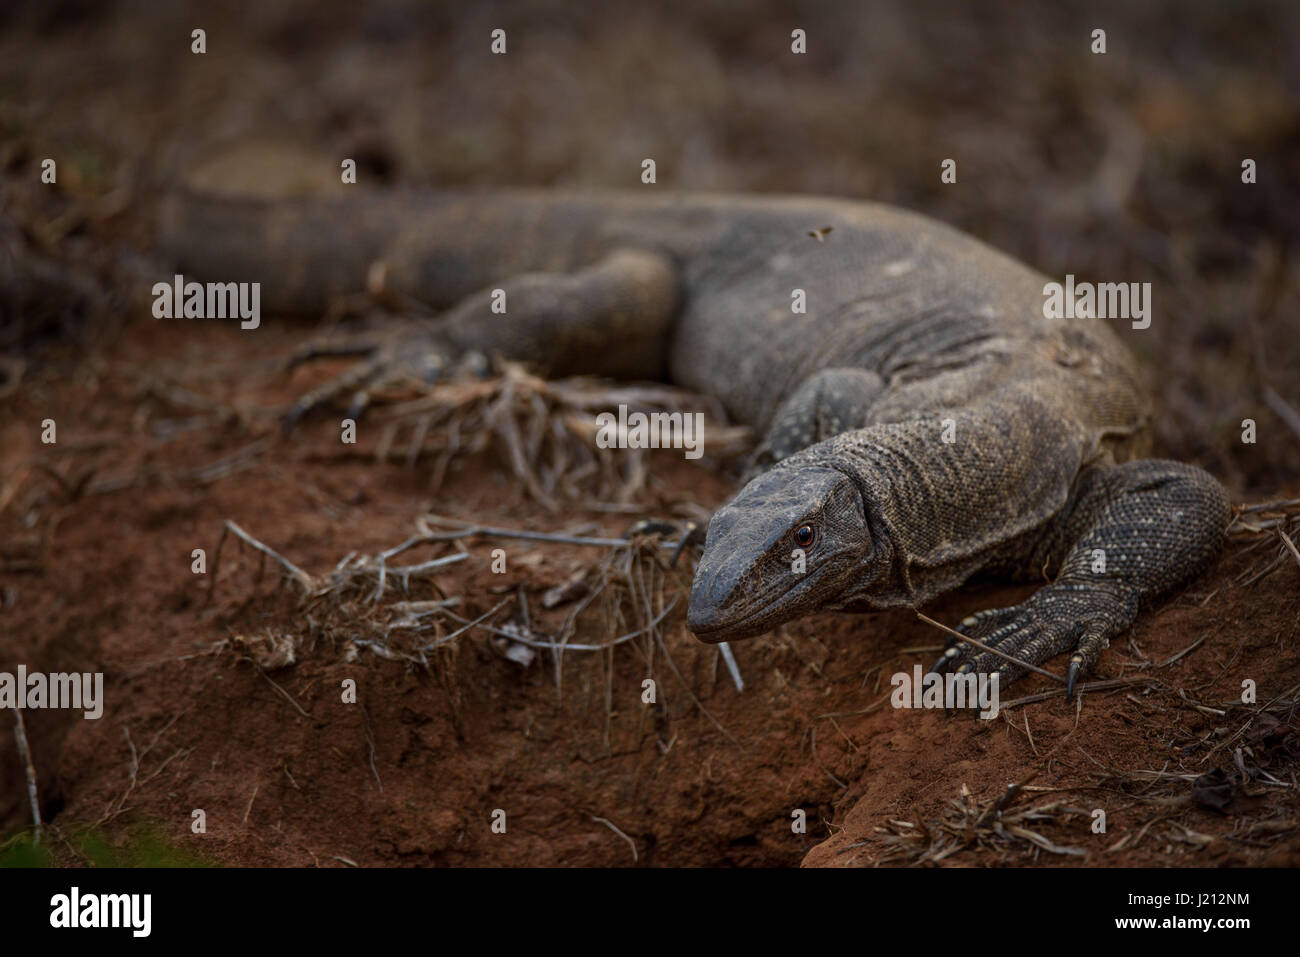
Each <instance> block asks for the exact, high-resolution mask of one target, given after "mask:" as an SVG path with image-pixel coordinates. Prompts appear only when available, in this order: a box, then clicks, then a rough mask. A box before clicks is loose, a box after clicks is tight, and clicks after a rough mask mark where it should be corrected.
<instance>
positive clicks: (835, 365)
mask: <svg viewBox="0 0 1300 957" xmlns="http://www.w3.org/2000/svg"><path fill="white" fill-rule="evenodd" d="M217 181H218V182H220V181H221V180H220V178H219V177H218V178H217ZM333 192H334V193H335V195H320V194H319V193H316V192H312V193H309V194H307V195H302V196H296V197H289V198H274V199H268V198H264V197H258V196H231V195H226V194H224V193H223V192H222V191H221V190H208V189H205V188H203V187H202V186H201V185H191V186H190V187H189V188H188V189H186V190H183V191H181V192H179V193H178V194H177V195H176V197H175V198H174V199H173V200H172V201H171V202H169V203H168V204H167V205H166V207H165V209H164V214H163V219H162V224H161V226H162V228H161V233H160V239H161V245H162V247H163V249H164V250H165V251H166V252H167V253H168V254H170V256H171V258H173V259H174V260H175V261H176V262H177V263H178V264H179V266H180V268H181V269H183V270H185V271H186V272H194V273H196V274H198V275H199V276H200V277H202V278H207V279H221V280H226V281H229V280H235V279H239V280H257V281H261V282H262V297H263V298H262V301H263V303H264V308H266V309H268V310H279V311H286V312H298V313H319V312H320V311H321V310H323V309H324V307H325V306H326V304H327V302H328V301H329V299H330V298H331V297H332V296H336V295H339V294H343V293H354V292H359V291H361V290H363V289H364V288H366V284H367V276H368V274H369V273H370V272H371V270H372V268H373V264H375V263H382V264H383V269H384V283H385V286H386V288H389V289H391V290H394V291H396V292H398V293H400V294H401V295H403V296H405V297H408V298H410V299H413V300H416V301H418V302H420V303H422V304H425V305H427V306H429V307H431V308H433V309H435V310H438V315H437V318H436V319H435V320H433V321H432V322H431V323H430V326H429V328H430V335H431V342H432V343H433V344H434V345H433V346H431V347H423V346H422V347H418V348H417V347H404V348H402V349H399V350H398V351H397V352H389V353H386V354H383V355H380V356H378V357H377V358H376V359H374V360H372V361H371V362H370V363H369V364H367V365H365V366H362V367H361V371H360V373H359V374H358V375H354V376H352V377H351V378H350V379H348V380H347V381H348V384H349V385H363V384H364V381H365V380H366V379H367V378H368V377H371V376H373V375H378V374H383V373H384V372H385V371H386V370H387V369H388V368H389V367H390V366H392V365H394V364H396V365H402V364H406V365H408V366H409V365H410V364H411V363H412V362H413V361H415V362H418V361H423V358H422V357H424V356H425V355H426V354H427V353H428V351H429V348H433V349H434V350H435V351H436V352H439V353H455V352H464V351H471V350H473V351H480V352H485V353H494V352H495V353H498V354H502V355H505V356H507V357H510V358H516V359H521V360H525V361H529V362H531V363H533V364H534V365H535V366H537V367H538V369H539V371H541V372H542V373H543V374H549V375H560V374H573V373H591V374H600V375H608V376H615V377H626V378H660V379H667V380H669V381H672V382H674V383H676V384H679V385H682V386H684V387H686V388H689V389H692V390H695V391H699V392H704V393H708V394H710V395H713V396H715V397H717V398H718V399H719V400H720V401H721V402H722V403H723V405H724V406H725V407H726V408H727V410H728V412H729V413H730V414H731V415H732V416H734V417H735V418H736V419H737V420H739V421H742V422H745V423H747V424H750V425H752V426H754V427H755V429H756V430H758V431H759V433H760V434H762V435H764V436H765V439H764V441H763V443H762V445H761V446H760V450H759V452H758V454H757V455H756V458H755V465H754V468H753V470H752V475H753V477H752V478H751V480H750V481H748V482H747V484H746V485H745V486H744V487H743V488H742V489H741V491H740V492H739V493H738V494H737V495H736V496H735V497H734V498H733V499H732V500H731V501H730V502H728V503H727V504H726V505H724V506H723V508H721V509H720V510H719V511H718V512H717V513H716V514H715V516H714V518H713V520H712V522H711V523H710V526H709V530H708V535H707V540H706V542H705V548H704V553H703V556H702V557H701V560H700V562H699V565H698V567H697V570H696V576H695V581H694V585H693V588H692V593H691V600H690V607H689V612H688V624H689V626H690V627H691V629H692V630H693V631H694V632H695V633H696V634H697V635H698V636H700V637H701V638H703V639H704V640H709V641H725V640H735V639H738V638H743V637H748V636H751V635H755V634H761V633H763V632H765V631H768V630H770V629H772V628H774V627H776V626H778V625H780V624H782V623H784V622H787V621H790V620H793V619H795V618H799V617H803V616H805V615H808V614H811V613H813V612H815V611H818V610H821V609H825V608H848V609H861V608H871V607H893V606H912V607H915V606H918V605H921V604H924V603H925V602H927V601H929V600H930V599H932V598H934V597H935V596H937V595H939V594H942V593H944V592H946V591H949V590H952V589H954V588H956V587H958V586H960V585H961V584H963V583H964V582H966V581H967V580H969V579H970V578H972V577H973V576H976V575H977V574H991V575H997V576H1002V577H1007V578H1012V579H1021V580H1039V581H1041V580H1043V576H1044V574H1046V575H1048V576H1049V578H1050V579H1051V581H1050V582H1049V583H1048V584H1046V585H1044V587H1043V588H1041V589H1040V590H1039V591H1038V592H1037V593H1035V594H1034V595H1033V596H1032V597H1031V598H1030V599H1029V600H1028V601H1027V602H1025V603H1024V604H1022V605H1018V606H1015V607H1014V608H1010V609H999V610H997V611H994V612H989V613H984V614H981V615H978V616H972V617H971V618H968V619H967V620H966V621H965V622H963V623H962V626H961V629H959V630H962V631H963V632H964V633H967V634H970V635H971V636H972V637H976V638H979V639H980V640H982V641H984V642H985V643H986V644H992V645H994V646H996V647H998V648H999V650H1002V651H1004V653H1006V654H1011V655H1013V656H1015V657H1017V658H1019V659H1021V660H1025V661H1029V662H1030V663H1032V664H1038V663H1040V662H1041V661H1043V660H1046V659H1047V658H1048V657H1051V656H1052V655H1054V654H1058V653H1060V652H1062V651H1067V650H1072V651H1073V652H1074V653H1073V655H1072V657H1071V665H1070V684H1071V687H1072V686H1073V684H1074V681H1075V678H1076V676H1077V675H1078V674H1083V673H1086V672H1087V671H1088V670H1090V669H1091V667H1092V665H1093V664H1094V663H1095V662H1096V659H1097V657H1098V656H1099V655H1100V653H1101V650H1102V649H1103V648H1104V647H1105V645H1106V644H1107V642H1108V640H1109V638H1111V637H1113V636H1114V635H1115V634H1117V633H1119V632H1120V631H1122V630H1123V629H1125V628H1126V627H1128V625H1129V624H1130V623H1131V622H1132V620H1133V618H1134V617H1135V615H1136V614H1137V610H1138V607H1139V605H1140V604H1141V603H1142V602H1143V601H1146V600H1148V599H1149V598H1150V597H1151V596H1153V595H1155V594H1158V593H1159V592H1161V591H1165V590H1167V589H1169V588H1171V587H1173V586H1174V585H1176V584H1178V583H1179V582H1181V581H1183V580H1185V579H1187V578H1188V577H1190V576H1192V575H1194V574H1196V573H1198V572H1199V571H1201V570H1202V569H1203V568H1204V567H1205V566H1206V565H1207V564H1208V563H1209V561H1210V560H1211V559H1212V558H1213V556H1214V554H1215V552H1216V550H1217V548H1218V546H1219V544H1220V542H1221V539H1222V533H1223V531H1224V529H1225V527H1226V525H1227V522H1228V517H1229V508H1228V504H1227V500H1226V496H1225V494H1224V492H1223V489H1222V488H1221V487H1220V486H1219V484H1218V483H1217V482H1216V481H1215V480H1214V479H1213V478H1212V477H1210V476H1209V475H1208V474H1207V473H1205V472H1203V471H1201V470H1200V469H1197V468H1194V467H1192V466H1187V465H1182V464H1179V463H1174V462H1164V461H1160V460H1152V459H1139V460H1133V459H1134V456H1136V455H1138V454H1141V453H1142V452H1143V451H1144V449H1145V435H1146V423H1147V418H1148V416H1149V409H1148V404H1147V400H1146V395H1145V391H1144V389H1143V387H1142V383H1141V374H1140V372H1139V370H1138V368H1137V366H1136V364H1135V362H1134V361H1133V359H1132V357H1131V355H1130V354H1129V353H1128V351H1127V350H1126V349H1125V348H1124V347H1123V345H1122V343H1121V342H1120V341H1119V339H1118V338H1117V337H1116V336H1115V334H1114V333H1113V332H1112V330H1111V329H1110V328H1109V327H1108V326H1107V325H1106V323H1105V322H1104V321H1102V320H1099V319H1094V318H1077V319H1068V320H1067V319H1051V318H1045V317H1044V315H1043V308H1042V304H1043V297H1044V292H1043V286H1044V283H1045V282H1046V279H1045V277H1043V276H1042V275H1040V274H1038V273H1036V272H1034V271H1033V270H1031V269H1030V268H1028V267H1026V266H1024V265H1022V264H1020V263H1018V262H1016V261H1015V260H1013V259H1011V258H1010V257H1008V256H1006V255H1004V254H1002V253H1000V252H997V251H996V250H993V249H992V248H990V247H988V246H986V245H985V244H983V243H981V242H979V241H978V240H976V239H974V238H972V237H969V236H966V235H964V234H962V233H960V232H958V231H957V230H954V229H952V228H950V227H947V226H945V225H942V224H940V223H937V222H935V221H933V220H930V219H928V218H926V217H923V216H920V215H918V214H914V213H909V212H905V211H901V210H898V209H894V208H890V207H885V206H881V205H876V204H871V203H862V202H850V201H843V200H832V199H818V198H801V197H750V198H741V197H731V196H720V195H664V194H661V193H656V192H652V191H651V190H648V189H647V190H645V191H644V192H632V193H625V192H611V193H602V192H588V193H582V194H565V193H561V192H552V191H529V190H517V191H516V190H505V191H485V192H473V191H471V192H460V193H441V192H418V191H416V192H391V193H378V194H376V193H364V192H361V191H354V192H352V193H348V192H347V191H346V190H345V189H344V190H340V189H338V188H337V187H336V188H335V189H334V190H333ZM493 288H502V289H504V290H505V291H506V293H507V302H508V309H507V312H506V314H504V315H497V314H494V313H492V312H491V310H490V309H489V308H488V304H489V296H490V294H491V290H492V289H493ZM795 290H802V291H803V294H804V295H805V296H806V302H807V312H806V314H796V313H794V312H792V309H791V303H792V296H794V295H795ZM321 398H322V396H321V395H319V394H317V395H313V396H310V397H308V398H307V399H306V400H304V402H305V404H304V406H303V408H306V407H307V406H310V405H314V404H316V403H317V402H319V401H320V399H321ZM795 549H801V550H803V552H804V554H805V555H806V570H805V571H802V572H797V571H794V570H793V569H792V561H791V555H792V552H793V551H794V550H795ZM1098 555H1101V556H1102V560H1101V561H1100V562H1099V561H1098ZM973 652H974V649H972V648H970V647H968V646H967V645H966V644H965V643H963V642H958V643H957V644H954V645H952V646H951V647H950V648H949V650H948V651H947V652H946V653H945V655H944V657H943V658H941V659H940V661H939V662H938V663H937V664H936V668H938V669H944V668H949V667H955V668H959V669H961V670H971V669H975V670H980V671H990V670H999V671H1000V672H1001V674H1002V676H1003V678H1004V680H1009V679H1011V678H1014V677H1015V676H1016V675H1017V674H1018V673H1020V671H1021V669H1020V668H1019V667H1018V666H1016V665H1013V664H1008V663H1007V662H1006V661H1003V660H1000V659H997V658H994V657H991V656H989V655H988V654H987V653H982V654H978V655H977V654H974V653H973Z"/></svg>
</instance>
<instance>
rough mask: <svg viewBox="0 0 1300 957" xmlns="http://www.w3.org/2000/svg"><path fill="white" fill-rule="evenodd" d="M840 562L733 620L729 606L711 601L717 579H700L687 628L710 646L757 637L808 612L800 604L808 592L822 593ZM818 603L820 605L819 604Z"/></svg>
mask: <svg viewBox="0 0 1300 957" xmlns="http://www.w3.org/2000/svg"><path fill="white" fill-rule="evenodd" d="M835 564H836V563H827V564H824V565H822V566H821V567H820V568H818V569H817V570H815V571H811V572H809V573H808V575H807V576H806V577H804V578H802V579H800V580H799V581H797V582H795V583H794V584H793V585H791V586H790V587H789V588H786V589H785V590H783V591H781V592H780V593H778V594H775V595H771V596H768V595H763V596H759V605H758V607H757V608H756V609H755V610H753V611H750V612H748V613H746V614H743V615H741V616H740V617H731V616H730V615H729V614H728V612H729V611H730V609H728V608H727V607H726V604H725V603H719V602H717V601H716V600H711V595H710V594H709V592H711V591H712V590H713V589H712V588H711V587H710V586H711V585H712V584H713V579H712V578H709V579H697V580H696V582H695V584H694V586H693V587H692V588H691V599H690V603H689V605H688V607H687V611H686V626H687V627H688V628H689V629H690V630H691V632H692V633H693V634H694V635H695V637H696V638H698V639H700V641H703V642H706V643H708V644H717V643H719V642H723V641H740V640H741V639H744V638H755V637H757V636H759V635H762V634H764V633H766V632H769V631H771V630H772V629H773V628H776V627H777V626H778V625H783V624H785V623H786V622H787V621H791V620H793V619H794V618H797V617H799V615H800V614H802V613H803V611H805V610H807V609H805V607H804V603H802V602H800V600H799V599H801V598H802V597H803V596H804V595H805V593H808V592H816V591H820V590H821V588H820V587H819V586H820V585H821V584H822V582H823V580H824V579H826V578H827V577H828V576H830V575H831V573H832V571H833V570H834V567H835ZM817 604H820V602H818V603H817Z"/></svg>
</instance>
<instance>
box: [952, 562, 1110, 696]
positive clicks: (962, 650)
mask: <svg viewBox="0 0 1300 957" xmlns="http://www.w3.org/2000/svg"><path fill="white" fill-rule="evenodd" d="M1133 614H1134V609H1133V608H1132V607H1131V604H1128V603H1125V602H1122V601H1120V600H1117V599H1116V598H1115V597H1113V596H1111V595H1110V594H1108V593H1107V592H1104V591H1101V590H1093V589H1088V588H1080V587H1077V586H1065V587H1061V588H1055V587H1053V586H1047V587H1045V588H1043V589H1040V590H1039V591H1038V592H1037V593H1036V594H1034V595H1033V596H1031V597H1030V598H1029V600H1028V601H1026V602H1024V603H1023V604H1020V605H1013V606H1011V607H1008V608H997V609H991V610H989V611H982V612H979V613H977V614H975V615H972V616H970V617H969V618H966V619H965V620H963V621H962V623H961V624H960V625H958V626H957V628H956V629H954V630H955V631H958V632H960V633H961V634H963V635H969V636H970V637H971V638H974V639H976V640H978V641H980V642H981V643H982V644H985V645H988V646H989V647H990V648H994V649H996V650H997V651H999V652H1001V653H1002V655H1007V656H1009V657H1011V658H1014V659H1016V661H1009V660H1007V658H1004V657H1002V655H997V654H992V653H990V652H988V651H983V650H981V649H978V648H975V646H973V645H971V644H969V643H968V642H964V641H961V640H959V639H954V640H953V643H952V644H951V645H950V646H949V647H948V649H947V650H946V651H944V653H943V654H942V655H941V656H940V657H939V660H938V661H936V662H935V663H934V666H933V667H932V668H931V669H930V670H931V671H932V672H935V673H939V674H942V673H944V672H946V671H949V670H953V671H955V672H956V673H957V674H969V673H971V672H976V673H981V674H983V673H988V674H997V675H998V681H999V685H1000V686H1006V685H1008V684H1010V683H1011V682H1012V681H1014V680H1016V679H1017V678H1018V677H1020V676H1021V675H1023V674H1025V672H1026V671H1027V670H1028V669H1026V668H1025V667H1024V665H1026V664H1028V665H1042V664H1043V662H1045V661H1047V660H1049V659H1050V658H1052V657H1054V656H1056V655H1058V654H1060V653H1061V652H1063V651H1073V652H1074V654H1073V655H1072V656H1071V657H1070V663H1069V668H1068V673H1067V676H1066V678H1065V685H1066V696H1067V698H1070V697H1073V696H1074V693H1075V691H1076V689H1077V688H1078V685H1079V681H1080V680H1081V679H1082V678H1083V677H1085V676H1087V675H1088V673H1090V672H1091V671H1092V668H1093V666H1094V665H1095V664H1096V663H1097V659H1098V658H1100V657H1101V653H1102V651H1104V650H1105V648H1106V647H1107V645H1109V643H1110V641H1109V639H1110V637H1111V636H1112V635H1115V634H1117V633H1118V632H1120V631H1122V630H1123V629H1124V628H1125V627H1127V626H1128V623H1129V622H1130V621H1132V618H1133ZM1017 662H1022V663H1023V664H1018V663H1017Z"/></svg>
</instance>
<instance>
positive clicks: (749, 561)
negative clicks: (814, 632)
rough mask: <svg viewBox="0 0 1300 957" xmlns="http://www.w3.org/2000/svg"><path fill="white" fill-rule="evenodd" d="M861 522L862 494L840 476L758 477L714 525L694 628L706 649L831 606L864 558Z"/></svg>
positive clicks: (820, 472) (816, 470)
mask: <svg viewBox="0 0 1300 957" xmlns="http://www.w3.org/2000/svg"><path fill="white" fill-rule="evenodd" d="M861 516H862V504H861V499H860V498H859V496H858V493H857V490H856V489H855V488H854V486H853V484H852V483H851V482H850V481H849V480H848V478H847V477H846V476H844V475H843V474H842V473H840V472H838V471H835V470H834V469H830V468H825V467H818V466H806V467H802V468H778V469H773V470H771V471H769V472H766V473H764V474H762V475H760V476H758V477H757V478H755V479H754V480H753V481H752V482H750V483H749V484H748V485H746V486H745V487H744V488H743V489H741V491H740V493H739V494H738V495H737V496H736V497H735V498H734V499H732V500H731V501H730V502H729V503H728V504H726V505H724V506H723V507H722V508H721V509H719V510H718V512H717V513H716V514H715V515H714V516H713V520H712V521H711V522H710V523H709V531H708V536H707V538H706V539H705V543H704V554H703V555H702V556H701V557H700V562H699V565H698V566H697V567H696V569H695V579H694V581H693V582H692V583H691V598H690V604H689V606H688V608H687V612H686V624H687V627H688V628H690V630H691V631H692V632H694V634H695V636H696V637H697V638H699V639H700V640H701V641H707V642H711V643H715V642H720V641H736V640H739V639H742V638H752V637H754V636H756V635H761V634H763V633H764V632H767V631H770V630H772V629H773V628H775V627H776V626H777V625H780V624H782V623H784V622H787V621H790V620H791V619H793V618H797V617H799V616H801V615H805V614H808V613H809V612H811V611H815V610H816V609H817V608H819V607H821V606H822V605H824V604H826V603H827V602H828V601H830V600H832V599H833V598H834V597H835V595H836V594H837V593H838V591H839V590H840V587H841V585H842V583H843V582H842V580H843V578H844V575H845V573H846V572H847V570H848V569H849V568H851V566H852V562H853V561H854V560H855V559H856V558H858V557H860V556H859V553H860V551H861V548H862V545H863V541H864V538H865V536H864V535H859V534H855V532H856V531H857V529H856V527H855V526H857V525H859V524H861V525H862V526H863V528H862V531H863V532H865V523H861V522H858V521H856V520H855V519H858V518H860V517H861Z"/></svg>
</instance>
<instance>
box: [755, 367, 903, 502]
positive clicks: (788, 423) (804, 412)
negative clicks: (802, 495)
mask: <svg viewBox="0 0 1300 957" xmlns="http://www.w3.org/2000/svg"><path fill="white" fill-rule="evenodd" d="M884 388H885V382H884V380H883V379H882V378H881V377H880V376H879V375H877V374H876V373H875V372H871V371H869V370H867V369H852V368H847V369H845V368H831V369H822V370H821V371H820V372H815V373H813V374H812V375H811V376H809V377H808V379H807V380H806V381H805V382H804V383H803V384H802V385H800V386H799V388H798V389H796V390H795V391H794V393H793V394H792V395H791V396H790V397H789V398H788V399H786V400H785V401H784V402H783V403H781V408H780V409H778V410H777V413H776V417H775V418H774V419H773V420H772V424H771V425H770V426H769V427H768V430H767V435H766V436H765V437H764V439H763V442H762V443H761V444H760V445H759V447H758V448H757V449H755V450H754V454H753V456H752V458H751V459H750V463H749V465H748V467H747V468H746V470H745V475H744V479H743V480H744V481H745V482H748V481H749V480H750V479H752V478H754V476H756V475H758V474H760V473H761V472H764V471H766V470H767V469H769V468H771V467H772V466H773V465H775V464H776V463H777V462H780V461H782V460H783V459H787V458H789V457H790V456H791V455H794V453H796V452H799V451H801V450H803V449H806V448H808V446H810V445H816V444H817V443H818V442H824V441H826V440H827V439H829V438H832V437H833V436H836V435H839V434H840V433H841V432H847V431H848V430H849V429H860V428H862V427H863V426H865V425H867V418H868V414H869V410H870V409H871V403H872V402H874V401H875V400H876V398H877V397H878V396H879V395H880V393H881V391H882V390H883V389H884Z"/></svg>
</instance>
